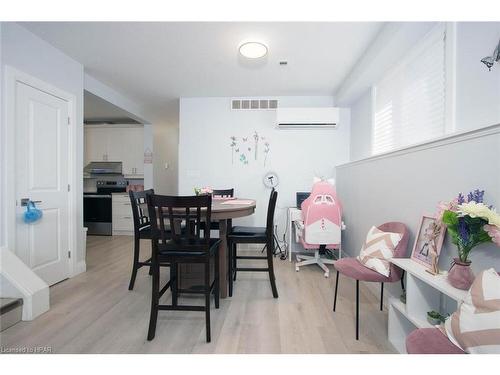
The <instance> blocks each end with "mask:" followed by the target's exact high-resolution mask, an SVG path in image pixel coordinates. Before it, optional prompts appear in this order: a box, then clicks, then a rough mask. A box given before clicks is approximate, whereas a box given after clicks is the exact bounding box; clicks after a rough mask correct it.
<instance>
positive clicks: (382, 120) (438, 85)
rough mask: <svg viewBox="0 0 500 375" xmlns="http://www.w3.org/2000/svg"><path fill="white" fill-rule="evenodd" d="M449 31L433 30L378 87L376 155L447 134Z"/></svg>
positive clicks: (439, 26) (374, 122)
mask: <svg viewBox="0 0 500 375" xmlns="http://www.w3.org/2000/svg"><path fill="white" fill-rule="evenodd" d="M445 33H446V32H445V27H444V25H441V24H440V25H438V26H437V27H435V28H434V29H432V30H431V31H430V32H429V33H428V34H427V35H426V36H425V37H424V38H423V39H422V40H421V41H420V42H419V43H418V44H417V45H415V47H413V49H411V50H410V52H409V53H408V54H407V55H405V56H403V57H402V59H401V61H399V62H398V63H397V65H396V66H395V67H394V68H393V69H392V70H391V71H389V72H388V73H387V74H386V75H385V76H384V77H383V78H382V80H381V81H380V82H378V83H377V84H376V85H375V86H374V95H375V98H374V99H375V100H374V121H373V133H372V134H373V142H372V153H373V154H380V153H383V152H388V151H392V150H394V149H398V148H401V147H405V146H409V145H411V144H415V143H419V142H424V141H427V140H430V139H434V138H438V137H441V136H443V135H444V133H445V84H446V82H445V37H446V34H445Z"/></svg>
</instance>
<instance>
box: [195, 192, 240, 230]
mask: <svg viewBox="0 0 500 375" xmlns="http://www.w3.org/2000/svg"><path fill="white" fill-rule="evenodd" d="M212 197H218V198H233V197H234V188H232V189H214V190H212ZM232 225H233V223H232V220H230V219H229V220H228V221H227V227H228V229H229V228H231V226H232ZM201 229H203V230H205V223H203V224H202V227H201ZM210 230H219V222H218V221H212V222H211V223H210Z"/></svg>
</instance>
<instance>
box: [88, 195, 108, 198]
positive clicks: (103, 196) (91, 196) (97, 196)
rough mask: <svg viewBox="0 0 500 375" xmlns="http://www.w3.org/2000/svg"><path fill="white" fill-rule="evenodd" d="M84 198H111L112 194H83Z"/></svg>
mask: <svg viewBox="0 0 500 375" xmlns="http://www.w3.org/2000/svg"><path fill="white" fill-rule="evenodd" d="M83 197H84V198H111V195H103V194H86V195H84V196H83Z"/></svg>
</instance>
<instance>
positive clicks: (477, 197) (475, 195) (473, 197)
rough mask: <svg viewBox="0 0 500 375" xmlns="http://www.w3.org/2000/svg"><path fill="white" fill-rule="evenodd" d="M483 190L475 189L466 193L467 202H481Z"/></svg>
mask: <svg viewBox="0 0 500 375" xmlns="http://www.w3.org/2000/svg"><path fill="white" fill-rule="evenodd" d="M483 198H484V190H479V189H476V190H474V191H471V192H470V193H469V194H467V202H476V203H483Z"/></svg>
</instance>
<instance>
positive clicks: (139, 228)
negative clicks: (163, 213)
mask: <svg viewBox="0 0 500 375" xmlns="http://www.w3.org/2000/svg"><path fill="white" fill-rule="evenodd" d="M154 193H155V192H154V190H153V189H149V190H145V191H137V192H136V191H129V193H128V194H129V197H130V206H131V208H132V219H133V221H134V260H133V264H132V275H131V276H130V283H129V285H128V290H133V289H134V284H135V278H136V277H137V271H138V270H139V268H141V267H144V266H149V274H150V275H151V274H152V268H151V258H148V259H147V260H145V261H141V260H140V246H141V240H150V239H151V225H150V222H149V216H148V215H147V212H145V211H147V208H146V196H148V195H150V194H154ZM162 266H168V264H162Z"/></svg>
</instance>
